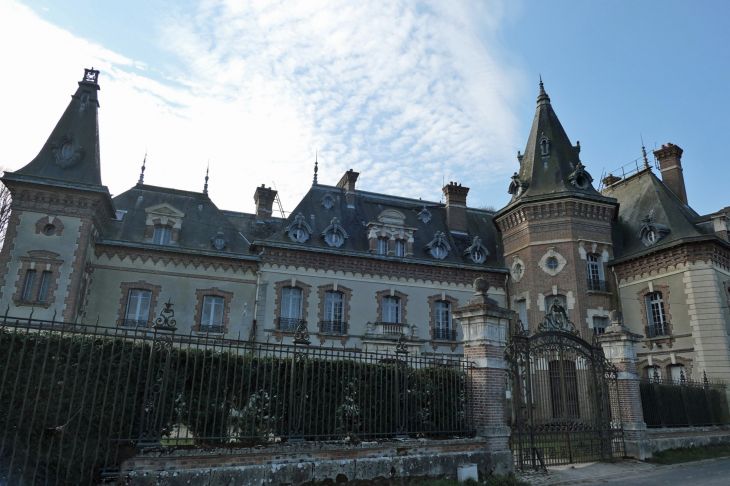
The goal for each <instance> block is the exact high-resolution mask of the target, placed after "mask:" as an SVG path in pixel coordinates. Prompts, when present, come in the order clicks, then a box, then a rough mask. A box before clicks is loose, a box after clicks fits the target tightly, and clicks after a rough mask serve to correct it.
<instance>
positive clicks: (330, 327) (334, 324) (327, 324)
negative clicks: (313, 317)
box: [322, 321, 347, 334]
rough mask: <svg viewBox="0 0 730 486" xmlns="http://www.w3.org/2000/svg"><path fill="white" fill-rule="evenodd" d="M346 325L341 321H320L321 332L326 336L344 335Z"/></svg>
mask: <svg viewBox="0 0 730 486" xmlns="http://www.w3.org/2000/svg"><path fill="white" fill-rule="evenodd" d="M345 329H347V323H346V322H342V321H322V332H326V333H328V334H345Z"/></svg>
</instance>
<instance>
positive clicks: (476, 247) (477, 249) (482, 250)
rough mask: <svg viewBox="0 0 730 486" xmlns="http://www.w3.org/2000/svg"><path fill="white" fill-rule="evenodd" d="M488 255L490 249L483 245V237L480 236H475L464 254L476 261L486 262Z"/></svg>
mask: <svg viewBox="0 0 730 486" xmlns="http://www.w3.org/2000/svg"><path fill="white" fill-rule="evenodd" d="M488 255H489V251H488V250H487V248H486V247H485V246H484V245H482V239H481V238H479V237H478V236H475V237H474V240H473V241H472V243H471V246H470V247H469V248H467V249H466V250H465V251H464V256H465V257H467V258H469V260H471V261H472V262H474V263H484V261H485V260H486V259H487V256H488Z"/></svg>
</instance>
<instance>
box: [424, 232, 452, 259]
mask: <svg viewBox="0 0 730 486" xmlns="http://www.w3.org/2000/svg"><path fill="white" fill-rule="evenodd" d="M425 250H426V251H428V252H429V253H430V254H431V256H432V257H434V258H436V259H437V260H443V259H444V258H446V255H448V253H449V251H450V250H451V245H449V244H448V242H447V241H446V234H444V233H443V232H441V231H437V232H436V234H435V235H434V237H433V240H431V242H430V243H429V244H428V245H426V248H425Z"/></svg>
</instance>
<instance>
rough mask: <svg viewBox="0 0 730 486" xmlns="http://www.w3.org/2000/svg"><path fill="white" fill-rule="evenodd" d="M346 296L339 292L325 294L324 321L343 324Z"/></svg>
mask: <svg viewBox="0 0 730 486" xmlns="http://www.w3.org/2000/svg"><path fill="white" fill-rule="evenodd" d="M343 302H344V295H343V294H341V293H339V292H327V293H325V294H324V320H325V321H333V322H342V308H343Z"/></svg>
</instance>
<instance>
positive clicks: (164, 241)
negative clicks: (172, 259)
mask: <svg viewBox="0 0 730 486" xmlns="http://www.w3.org/2000/svg"><path fill="white" fill-rule="evenodd" d="M171 238H172V228H170V227H169V226H157V227H155V232H154V234H153V235H152V244H154V245H169V244H170V240H171Z"/></svg>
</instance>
